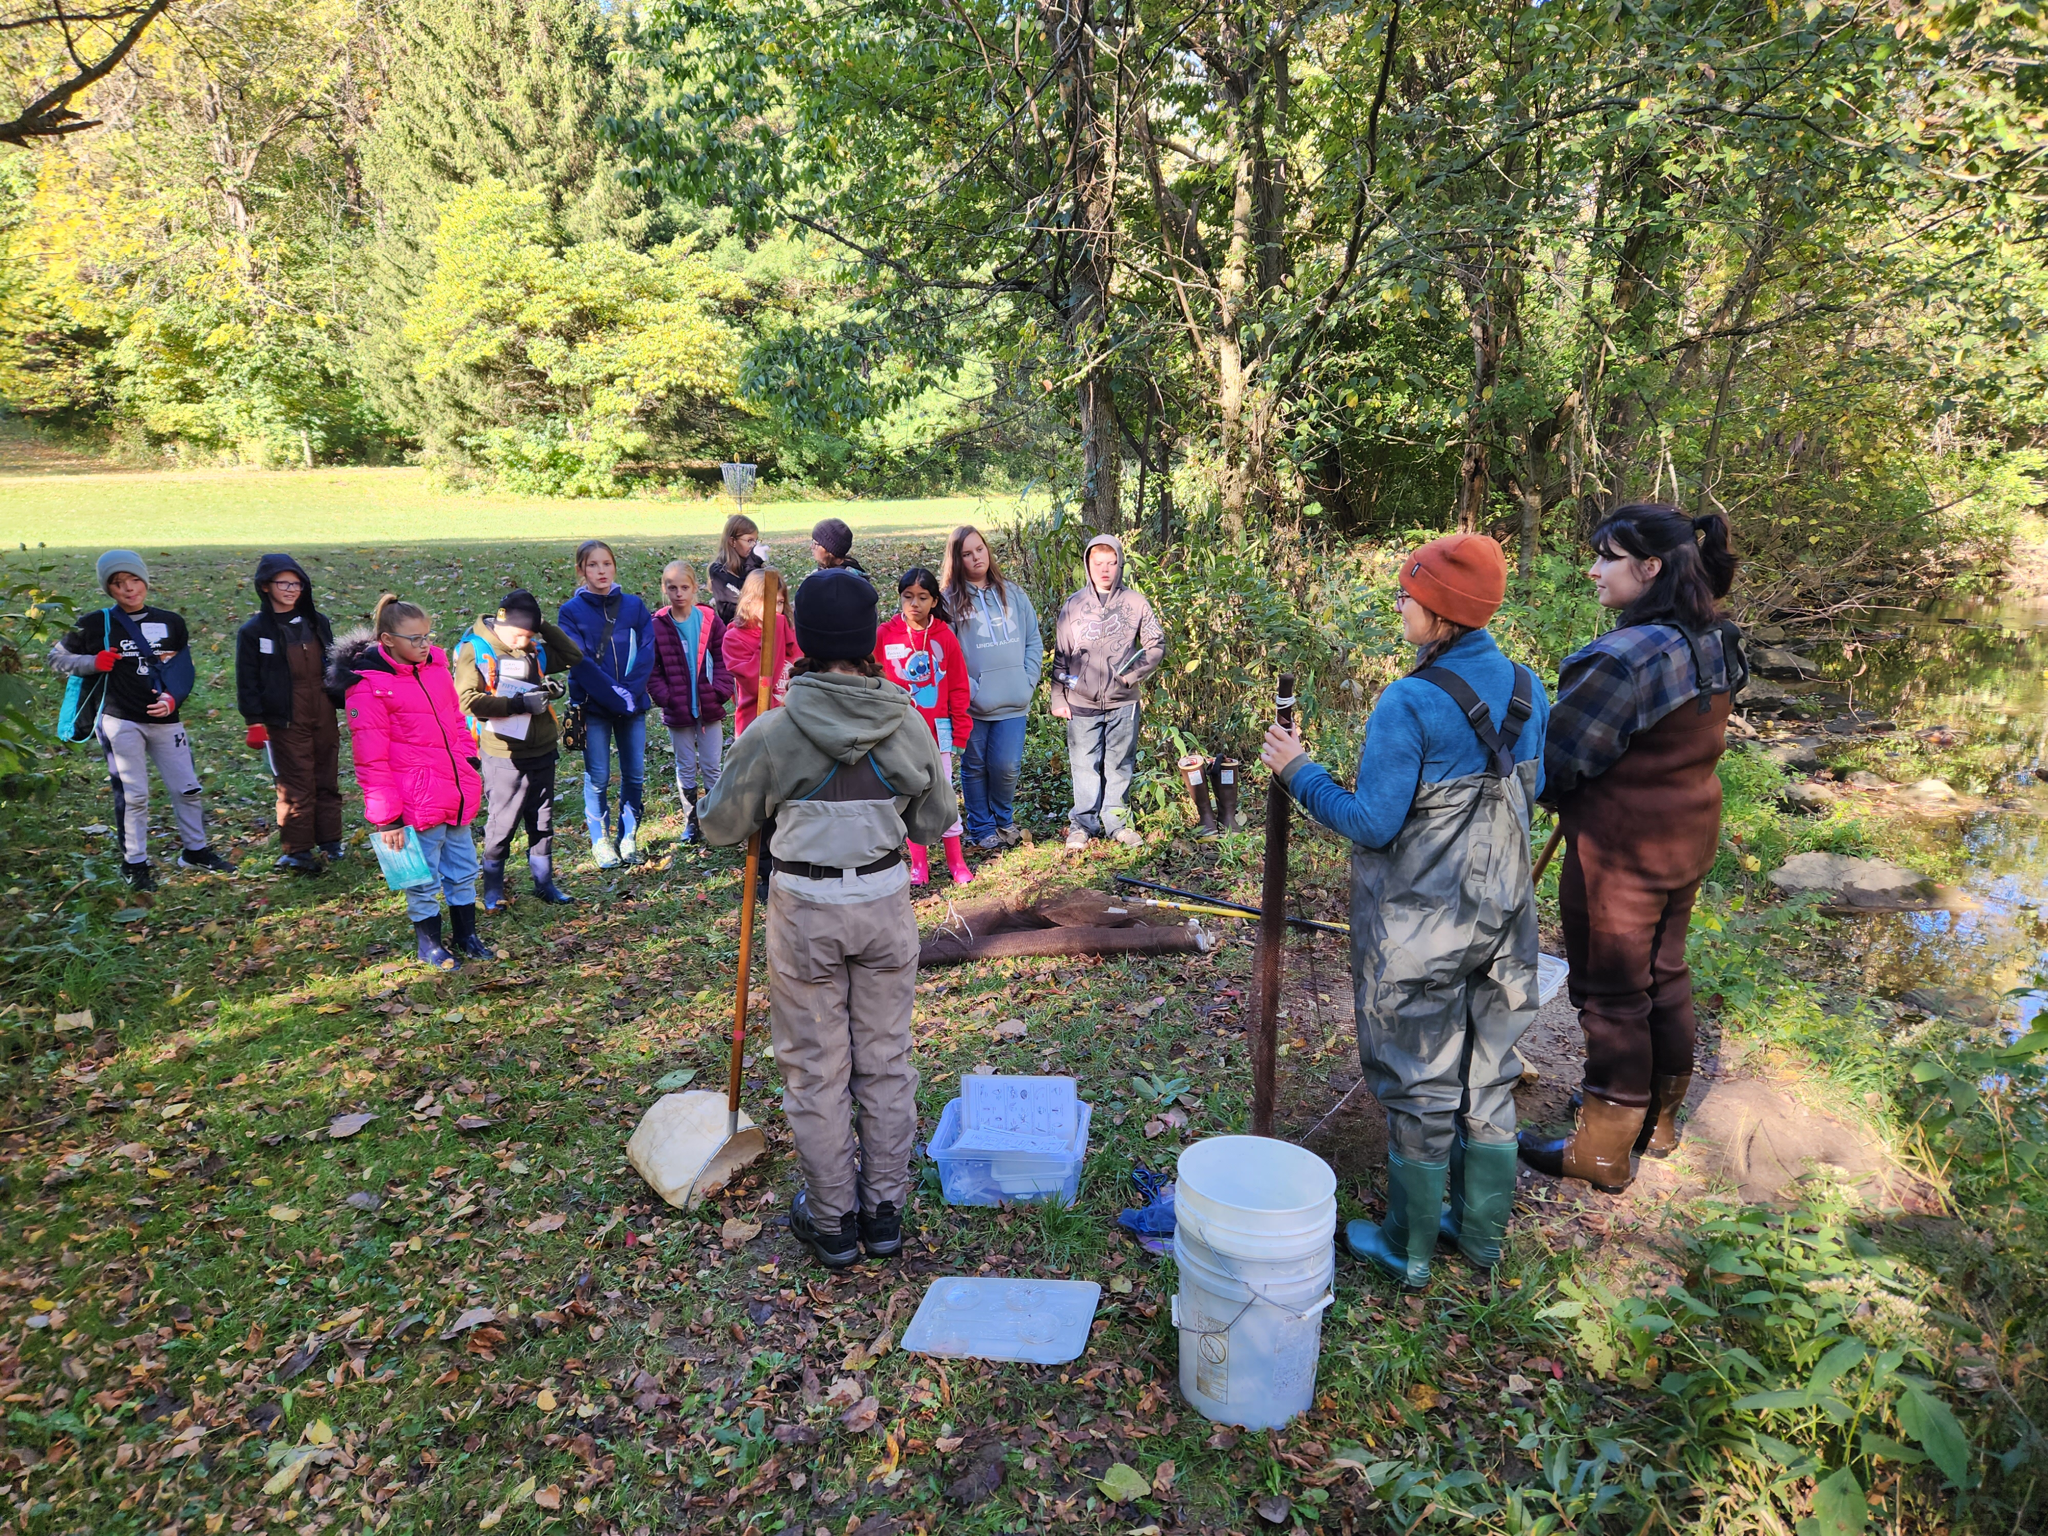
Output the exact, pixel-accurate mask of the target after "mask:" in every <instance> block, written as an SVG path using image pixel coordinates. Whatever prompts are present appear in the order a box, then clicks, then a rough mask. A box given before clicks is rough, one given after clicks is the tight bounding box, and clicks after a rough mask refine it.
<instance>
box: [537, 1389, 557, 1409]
mask: <svg viewBox="0 0 2048 1536" xmlns="http://www.w3.org/2000/svg"><path fill="white" fill-rule="evenodd" d="M533 1406H534V1407H536V1408H538V1409H539V1410H540V1411H541V1412H542V1413H553V1412H554V1411H555V1394H554V1393H553V1392H550V1391H549V1390H548V1389H547V1388H546V1387H542V1388H541V1389H540V1391H538V1392H536V1393H535V1394H534V1396H533Z"/></svg>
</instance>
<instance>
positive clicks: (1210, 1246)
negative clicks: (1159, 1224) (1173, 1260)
mask: <svg viewBox="0 0 2048 1536" xmlns="http://www.w3.org/2000/svg"><path fill="white" fill-rule="evenodd" d="M1174 1216H1175V1226H1174V1239H1175V1241H1177V1242H1179V1243H1181V1244H1182V1245H1184V1246H1186V1247H1188V1248H1191V1249H1193V1250H1194V1255H1195V1257H1196V1258H1197V1259H1198V1260H1200V1261H1201V1262H1202V1263H1204V1264H1206V1265H1208V1266H1209V1268H1211V1269H1213V1270H1217V1271H1219V1272H1221V1273H1223V1274H1226V1275H1232V1276H1235V1277H1236V1278H1237V1279H1239V1280H1242V1281H1244V1282H1245V1283H1246V1284H1249V1285H1259V1286H1263V1285H1265V1284H1266V1283H1267V1282H1269V1281H1270V1282H1273V1283H1275V1284H1280V1285H1288V1284H1292V1283H1294V1282H1296V1281H1298V1280H1300V1278H1301V1277H1302V1276H1303V1275H1304V1274H1311V1273H1314V1272H1315V1270H1316V1269H1317V1267H1318V1266H1320V1265H1325V1264H1331V1263H1334V1262H1335V1258H1336V1252H1337V1216H1336V1211H1335V1210H1334V1209H1332V1211H1331V1213H1330V1218H1329V1220H1328V1221H1327V1222H1325V1223H1324V1225H1323V1227H1322V1229H1321V1230H1320V1231H1319V1232H1318V1233H1317V1234H1316V1235H1315V1236H1314V1237H1312V1238H1309V1239H1306V1240H1304V1241H1301V1242H1289V1243H1287V1244H1285V1245H1282V1244H1279V1243H1275V1244H1273V1245H1271V1246H1270V1247H1267V1248H1264V1249H1260V1248H1257V1247H1256V1246H1255V1245H1253V1244H1252V1243H1250V1242H1244V1241H1239V1242H1237V1243H1235V1244H1234V1245H1233V1244H1232V1243H1231V1242H1229V1241H1220V1240H1219V1238H1218V1235H1217V1233H1216V1232H1215V1230H1214V1229H1213V1228H1211V1227H1208V1226H1205V1225H1203V1224H1202V1223H1201V1222H1199V1221H1196V1220H1195V1219H1194V1218H1193V1217H1192V1216H1190V1215H1189V1214H1188V1213H1187V1212H1186V1211H1183V1210H1180V1209H1178V1208H1176V1209H1175V1212H1174ZM1226 1236H1227V1234H1226ZM1240 1250H1244V1251H1240Z"/></svg>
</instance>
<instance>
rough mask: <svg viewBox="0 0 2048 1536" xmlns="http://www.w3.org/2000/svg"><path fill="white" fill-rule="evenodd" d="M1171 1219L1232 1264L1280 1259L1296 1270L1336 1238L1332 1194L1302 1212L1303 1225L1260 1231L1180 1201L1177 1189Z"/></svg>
mask: <svg viewBox="0 0 2048 1536" xmlns="http://www.w3.org/2000/svg"><path fill="white" fill-rule="evenodd" d="M1174 1220H1175V1222H1176V1224H1177V1225H1178V1227H1179V1228H1180V1230H1182V1231H1185V1232H1189V1233H1192V1234H1193V1235H1194V1237H1195V1238H1196V1240H1197V1241H1199V1242H1200V1243H1201V1244H1202V1246H1203V1247H1205V1248H1207V1249H1209V1250H1210V1251H1212V1252H1213V1253H1215V1254H1217V1255H1218V1256H1220V1257H1222V1258H1226V1259H1229V1260H1230V1261H1231V1262H1232V1263H1234V1264H1237V1263H1248V1264H1272V1263H1283V1264H1287V1265H1291V1266H1293V1268H1294V1269H1296V1270H1298V1269H1299V1267H1300V1264H1301V1261H1302V1260H1304V1259H1312V1258H1314V1257H1315V1256H1316V1255H1317V1254H1319V1253H1322V1252H1324V1251H1326V1250H1328V1249H1330V1248H1332V1247H1333V1246H1334V1245H1335V1243H1336V1241H1337V1202H1336V1199H1335V1198H1334V1197H1333V1198H1332V1199H1331V1200H1330V1202H1329V1203H1328V1204H1327V1205H1325V1206H1323V1207H1322V1208H1321V1209H1320V1210H1316V1211H1311V1212H1307V1213H1304V1216H1303V1219H1302V1225H1301V1226H1300V1227H1299V1228H1298V1229H1296V1230H1294V1231H1290V1232H1260V1231H1255V1230H1253V1229H1251V1228H1248V1227H1244V1226H1241V1225H1237V1224H1234V1223H1230V1222H1222V1221H1217V1220H1215V1219H1214V1218H1212V1217H1209V1216H1206V1215H1203V1214H1201V1213H1200V1212H1199V1211H1198V1210H1197V1209H1196V1208H1195V1207H1193V1206H1190V1205H1188V1204H1187V1203H1186V1202H1184V1201H1182V1200H1181V1199H1180V1198H1179V1195H1178V1193H1177V1192H1176V1194H1175V1197H1174Z"/></svg>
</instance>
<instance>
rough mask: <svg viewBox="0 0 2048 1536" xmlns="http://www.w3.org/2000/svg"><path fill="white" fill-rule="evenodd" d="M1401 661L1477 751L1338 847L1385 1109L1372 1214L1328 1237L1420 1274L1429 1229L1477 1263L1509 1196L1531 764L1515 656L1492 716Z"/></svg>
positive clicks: (1523, 1025)
mask: <svg viewBox="0 0 2048 1536" xmlns="http://www.w3.org/2000/svg"><path fill="white" fill-rule="evenodd" d="M1415 676H1416V677H1417V678H1419V679H1421V680H1422V681H1423V682H1427V683H1432V684H1434V685H1435V686H1437V687H1439V688H1441V689H1443V691H1444V692H1446V693H1448V694H1449V695H1450V696H1451V697H1452V699H1453V700H1455V701H1456V702H1457V705H1458V707H1459V709H1461V710H1462V711H1463V712H1464V715H1465V718H1466V720H1467V721H1469V722H1470V723H1471V726H1472V729H1473V732H1474V733H1475V734H1476V735H1477V736H1478V737H1479V742H1480V745H1481V746H1483V747H1484V748H1485V749H1486V753H1487V759H1488V761H1487V766H1486V768H1485V769H1484V771H1482V772H1479V773H1473V774H1467V775H1465V776H1464V777H1462V778H1456V779H1446V780H1444V781H1443V782H1442V783H1438V784H1424V785H1422V786H1420V787H1419V788H1418V789H1417V790H1416V792H1415V800H1414V803H1413V804H1412V805H1411V806H1410V807H1409V810H1408V819H1407V820H1406V821H1405V822H1403V823H1402V826H1401V830H1400V831H1399V832H1398V833H1397V834H1395V837H1394V840H1393V841H1392V842H1391V843H1389V844H1388V845H1387V846H1386V847H1385V848H1354V849H1353V850H1352V854H1351V975H1352V984H1353V986H1354V988H1355V989H1356V1012H1357V1021H1358V1049H1359V1059H1360V1061H1361V1063H1362V1064H1363V1066H1364V1069H1365V1076H1366V1081H1367V1082H1368V1083H1369V1084H1370V1085H1371V1088H1372V1091H1373V1094H1374V1096H1375V1097H1376V1098H1378V1100H1379V1101H1380V1104H1381V1106H1382V1107H1383V1108H1384V1109H1385V1110H1386V1112H1387V1217H1386V1220H1385V1221H1383V1222H1380V1223H1378V1224H1377V1225H1375V1224H1374V1223H1372V1222H1366V1221H1354V1222H1352V1223H1350V1224H1349V1225H1348V1226H1347V1227H1346V1228H1345V1230H1344V1239H1345V1242H1346V1244H1347V1246H1349V1247H1350V1249H1351V1251H1352V1252H1353V1253H1354V1254H1356V1255H1357V1256H1358V1257H1360V1258H1372V1259H1375V1260H1377V1261H1378V1262H1379V1263H1380V1264H1381V1265H1382V1266H1383V1267H1384V1268H1385V1269H1387V1270H1388V1271H1389V1272H1390V1273H1391V1274H1393V1275H1394V1277H1395V1278H1396V1279H1398V1280H1400V1281H1401V1282H1402V1283H1403V1284H1404V1285H1408V1286H1411V1287H1419V1286H1422V1285H1426V1284H1427V1283H1428V1281H1429V1262H1430V1256H1431V1254H1432V1253H1433V1252H1434V1251H1435V1248H1436V1244H1437V1239H1438V1237H1439V1236H1444V1237H1448V1238H1450V1239H1451V1240H1453V1241H1455V1242H1456V1243H1457V1244H1458V1246H1459V1248H1460V1249H1461V1250H1463V1252H1464V1253H1465V1255H1466V1257H1468V1258H1469V1259H1471V1260H1472V1261H1473V1262H1474V1263H1475V1264H1479V1265H1482V1266H1491V1265H1492V1264H1493V1263H1494V1262H1495V1261H1496V1260H1497V1259H1498V1258H1499V1257H1500V1240H1501V1234H1502V1233H1503V1232H1504V1231H1505V1230H1506V1228H1507V1220H1508V1213H1509V1210H1510V1208H1511V1207H1512V1205H1513V1202H1514V1190H1515V1100H1514V1087H1515V1084H1516V1082H1517V1081H1518V1080H1519V1079H1520V1078H1521V1075H1522V1062H1521V1058H1520V1057H1519V1056H1518V1055H1517V1054H1516V1053H1515V1047H1516V1045H1517V1044H1518V1043H1519V1042H1520V1040H1521V1038H1522V1035H1523V1033H1524V1032H1525V1031H1526V1030H1527V1029H1528V1027H1529V1022H1530V1020H1531V1019H1533V1018H1534V1017H1535V1013H1536V893H1535V889H1534V887H1533V886H1532V884H1531V883H1530V878H1529V819H1530V815H1531V813H1532V812H1533V810H1534V808H1535V802H1536V775H1537V773H1538V772H1539V764H1538V763H1536V762H1534V761H1530V762H1524V763H1519V764H1518V763H1516V761H1515V745H1516V742H1517V741H1518V740H1519V739H1520V737H1521V733H1522V727H1523V726H1524V725H1525V724H1527V722H1528V720H1529V716H1530V713H1531V702H1530V696H1531V692H1532V689H1533V684H1532V681H1531V678H1530V675H1529V671H1528V669H1527V668H1525V667H1520V666H1517V667H1516V668H1515V686H1514V693H1513V696H1512V698H1511V699H1510V701H1509V703H1508V709H1507V713H1506V715H1505V716H1504V717H1503V718H1502V721H1501V727H1500V729H1499V730H1498V731H1496V730H1495V729H1494V728H1493V725H1492V723H1491V717H1490V715H1489V713H1488V710H1487V707H1486V705H1485V703H1484V702H1483V701H1482V700H1481V699H1480V698H1479V697H1478V696H1477V695H1476V694H1475V693H1473V691H1472V689H1471V687H1470V686H1469V685H1468V684H1467V683H1466V682H1465V680H1464V679H1463V678H1461V677H1459V676H1458V675H1457V674H1456V673H1454V672H1451V671H1448V670H1446V669H1444V668H1440V667H1431V668H1428V669H1427V670H1425V671H1422V672H1418V673H1416V674H1415ZM1447 1187H1448V1189H1449V1193H1450V1209H1449V1210H1448V1211H1445V1210H1444V1209H1443V1204H1444V1195H1445V1191H1446V1188H1447Z"/></svg>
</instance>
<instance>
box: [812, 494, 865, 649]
mask: <svg viewBox="0 0 2048 1536" xmlns="http://www.w3.org/2000/svg"><path fill="white" fill-rule="evenodd" d="M811 542H812V543H813V544H816V545H818V546H819V547H820V548H822V549H823V550H824V551H825V553H826V554H828V555H830V556H832V557H833V558H834V559H835V560H844V559H845V558H846V557H847V556H848V555H850V554H852V553H853V530H852V529H851V528H849V527H847V526H846V524H845V523H843V522H841V521H840V520H839V519H838V518H836V517H828V518H826V519H825V520H824V521H823V522H821V523H819V524H818V526H817V527H815V528H813V529H812V530H811ZM805 654H806V655H808V654H809V652H808V651H807V652H805Z"/></svg>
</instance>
